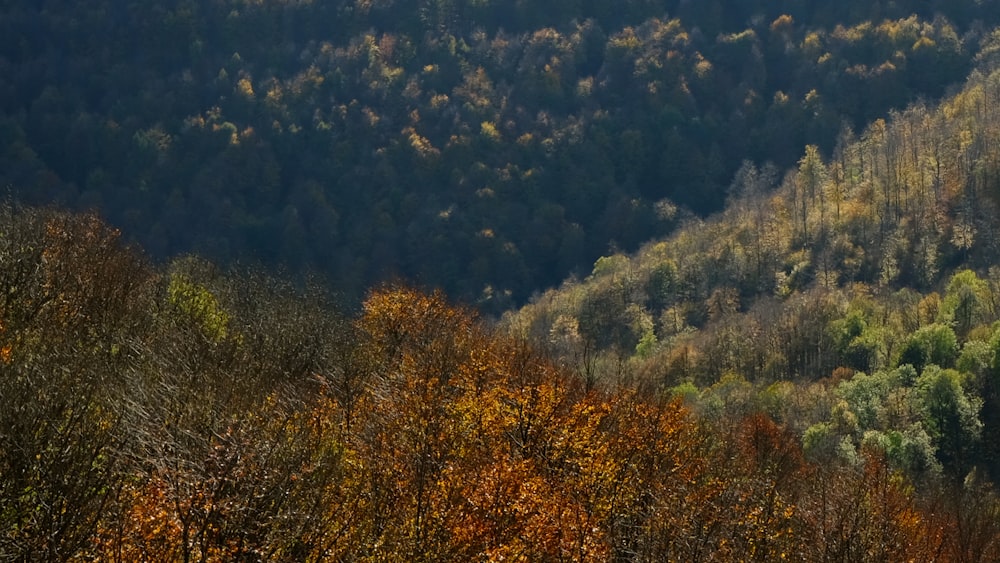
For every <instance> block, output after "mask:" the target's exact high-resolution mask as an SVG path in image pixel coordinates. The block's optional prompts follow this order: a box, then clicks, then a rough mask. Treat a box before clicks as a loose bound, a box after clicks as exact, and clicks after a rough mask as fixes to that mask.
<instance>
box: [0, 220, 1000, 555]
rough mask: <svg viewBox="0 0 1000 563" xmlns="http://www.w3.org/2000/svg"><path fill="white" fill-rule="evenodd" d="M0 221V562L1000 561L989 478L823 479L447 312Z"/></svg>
mask: <svg viewBox="0 0 1000 563" xmlns="http://www.w3.org/2000/svg"><path fill="white" fill-rule="evenodd" d="M0 229H2V234H3V236H2V237H0V451H3V452H4V455H3V456H0V507H2V508H0V558H2V559H5V560H36V559H41V560H46V561H94V560H100V561H192V560H199V561H265V560H266V561H344V560H352V561H370V562H389V561H428V562H449V561H455V562H465V561H511V560H515V561H539V562H550V561H551V562H556V561H636V562H639V561H649V562H653V561H696V560H721V561H734V560H753V561H776V560H782V559H790V560H795V561H825V560H829V559H831V558H832V559H835V560H847V561H873V560H882V561H930V560H936V561H984V562H985V561H995V560H996V558H997V556H998V553H1000V551H998V550H1000V528H998V520H997V519H996V517H995V515H996V514H997V513H998V511H1000V501H998V499H997V498H996V496H995V495H994V494H993V493H992V492H991V488H990V486H989V484H988V483H987V482H986V481H985V480H984V479H983V478H982V477H981V476H976V475H975V474H973V475H971V476H970V477H969V478H966V479H964V480H960V481H957V482H956V481H952V480H947V479H938V478H935V477H934V476H926V475H925V476H921V479H920V481H914V480H912V479H913V478H912V477H910V476H908V475H907V474H904V473H900V472H899V471H897V470H895V469H893V467H892V465H891V464H890V463H891V462H893V461H894V459H895V455H896V454H895V452H894V451H893V450H892V449H891V448H887V447H882V445H881V444H879V443H878V442H872V443H871V444H867V445H866V448H865V449H864V450H863V451H862V452H861V453H860V454H858V458H857V459H855V460H853V461H850V462H839V463H836V462H835V463H831V462H827V461H823V462H819V463H818V462H817V461H816V460H815V457H814V456H815V455H816V454H817V452H816V449H815V448H814V447H813V445H812V444H811V442H810V441H809V440H810V439H807V441H806V452H807V454H808V456H809V457H804V456H803V451H802V447H801V446H800V442H799V437H798V435H797V434H796V433H795V432H793V431H791V430H789V429H786V428H783V427H781V426H778V425H776V424H775V423H774V422H773V421H772V420H771V419H770V418H769V417H768V416H766V415H765V414H761V413H745V414H742V415H739V414H738V413H737V412H736V411H732V410H731V411H730V412H729V414H730V415H731V416H733V417H734V418H732V419H729V420H714V419H712V418H711V417H704V416H701V415H699V414H698V413H697V411H693V410H690V409H689V408H687V407H685V406H684V405H682V404H681V402H679V401H670V400H664V399H663V398H661V397H657V396H655V395H650V394H642V393H636V392H634V391H632V390H629V389H619V390H598V389H590V390H588V389H586V388H585V386H584V385H582V381H581V380H580V379H579V378H578V377H577V376H576V375H575V374H574V373H572V372H570V371H567V370H566V369H564V368H561V367H559V366H558V365H557V364H555V363H553V362H551V361H549V360H548V359H546V358H545V357H544V356H542V355H540V354H539V353H538V352H537V351H536V350H535V349H534V348H533V346H531V345H530V344H528V343H526V342H524V341H522V340H519V339H516V338H511V337H509V336H507V335H504V334H502V333H499V332H497V331H495V330H493V329H491V328H490V327H489V326H487V325H485V324H483V323H482V322H480V321H479V320H477V318H476V316H475V314H474V313H472V312H471V311H469V310H467V309H462V308H457V307H454V306H452V305H449V304H448V303H446V302H445V300H444V299H443V297H442V296H441V295H440V294H437V295H426V294H421V293H419V292H415V291H413V290H410V289H406V288H403V287H398V286H388V287H382V288H380V289H378V290H376V291H373V292H371V293H370V294H369V296H368V298H367V299H366V300H365V303H364V306H363V308H362V310H361V311H360V312H359V313H358V314H357V315H356V316H353V317H345V316H342V315H340V314H338V313H337V312H336V311H335V309H333V308H331V306H330V304H329V302H328V300H327V299H326V298H325V297H324V296H323V293H322V292H321V291H318V290H316V289H310V290H307V291H301V290H295V289H293V288H292V287H290V286H288V285H286V284H284V283H281V282H277V281H274V280H273V279H270V278H267V277H265V276H261V275H260V274H254V273H252V272H233V273H223V272H221V271H220V270H218V269H217V268H215V267H213V266H212V265H211V264H209V263H206V262H204V261H201V260H197V259H193V258H186V259H179V260H176V261H174V262H173V263H171V264H170V265H169V266H167V267H164V268H154V267H152V266H150V265H149V264H148V262H146V260H145V259H144V258H143V256H142V255H141V253H140V252H139V251H138V250H137V249H135V248H132V247H128V246H126V245H124V244H122V242H121V237H120V235H119V233H117V232H116V231H114V230H113V229H110V228H109V227H107V226H106V225H104V224H103V223H102V222H100V221H99V220H97V219H96V218H94V217H93V216H86V215H83V216H81V215H70V214H66V213H59V212H52V211H38V210H33V209H19V210H12V209H11V208H9V207H5V208H2V209H0ZM929 373H930V369H929V368H925V370H924V375H923V376H921V380H920V381H923V379H924V378H927V377H929ZM855 380H858V377H857V376H856V377H855ZM859 385H860V382H859ZM919 398H920V400H919V401H918V402H915V403H914V404H915V405H917V406H920V405H926V406H927V408H929V409H931V412H932V413H937V412H938V411H936V410H934V409H939V410H940V408H941V407H937V406H934V405H937V403H934V402H933V400H932V397H931V396H929V395H919ZM816 401H817V402H816V403H815V405H822V404H823V402H822V400H821V398H819V397H817V398H816ZM804 402H805V401H802V400H799V401H798V402H796V401H795V400H794V399H793V398H792V397H791V396H789V397H787V402H786V405H787V406H789V407H792V406H794V405H795V404H799V405H802V404H804ZM942 412H943V411H942ZM915 484H916V485H919V486H918V487H915V486H914V485H915Z"/></svg>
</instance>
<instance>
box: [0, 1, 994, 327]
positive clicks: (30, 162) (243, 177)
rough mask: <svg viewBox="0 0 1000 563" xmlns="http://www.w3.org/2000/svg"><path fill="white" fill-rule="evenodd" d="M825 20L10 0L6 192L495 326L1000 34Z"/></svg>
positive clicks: (934, 78)
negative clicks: (424, 291) (429, 292)
mask: <svg viewBox="0 0 1000 563" xmlns="http://www.w3.org/2000/svg"><path fill="white" fill-rule="evenodd" d="M838 6H841V7H840V8H838V9H822V10H819V9H813V8H810V7H809V6H804V5H802V3H800V2H788V3H785V4H782V5H776V4H774V3H771V2H766V3H764V2H761V3H747V2H734V1H721V0H719V1H713V2H698V3H685V2H666V3H656V2H644V1H635V2H625V3H621V2H613V3H612V2H578V3H577V2H570V3H566V2H561V3H557V4H552V3H548V2H508V1H504V2H500V1H496V2H478V1H477V2H461V1H459V2H426V1H421V2H393V1H384V2H362V1H357V2H350V1H346V0H340V1H333V0H328V1H318V2H287V1H279V0H267V1H264V2H247V1H242V0H227V1H222V0H219V1H213V2H190V1H174V2H166V3H163V2H160V3H148V2H147V3H139V2H131V3H128V2H111V1H100V2H90V3H87V4H85V5H84V4H81V3H78V2H46V3H45V4H40V3H37V2H29V1H25V0H20V1H17V2H8V3H6V4H5V8H4V9H3V11H2V12H0V71H2V73H3V75H4V76H5V77H7V80H5V81H4V82H3V84H2V85H0V164H2V165H0V185H3V186H4V187H5V188H8V189H9V190H10V191H12V192H13V194H15V195H16V196H18V197H19V198H21V199H22V200H23V201H26V202H32V203H52V202H56V203H62V204H65V205H70V206H72V207H74V208H83V209H98V210H100V211H101V212H102V213H103V214H104V215H105V216H107V217H109V218H110V219H111V220H112V221H113V222H114V223H115V224H118V225H120V226H121V227H122V228H123V229H124V230H125V232H126V233H127V234H128V235H129V236H131V237H134V239H136V240H138V241H140V242H141V243H143V245H144V247H145V248H147V249H148V250H149V251H150V252H152V253H153V254H155V255H156V256H160V257H165V256H169V255H173V254H176V253H183V252H190V251H196V252H199V253H201V254H204V255H207V256H210V257H213V258H215V259H219V260H223V261H231V260H243V261H247V260H250V261H253V260H261V261H264V262H266V263H270V264H284V265H286V266H287V267H288V268H289V269H291V270H292V271H303V270H312V271H318V272H320V273H323V274H325V275H327V276H328V277H329V278H330V279H331V281H332V282H333V284H334V285H335V286H336V287H338V288H339V289H341V290H343V291H344V292H345V293H347V294H348V295H350V296H353V297H360V295H361V294H363V292H364V288H366V287H367V286H369V285H370V284H371V283H372V282H373V281H376V280H382V279H385V278H387V277H390V276H395V275H398V276H402V277H405V278H408V279H411V280H413V281H414V282H417V283H421V284H425V285H428V286H440V287H443V288H445V289H446V290H447V291H448V292H449V293H450V294H452V295H455V296H460V297H462V298H463V299H465V300H467V301H470V302H472V301H482V305H483V307H485V308H488V309H490V310H492V311H494V312H496V311H501V310H503V309H504V308H505V307H506V306H508V304H510V303H511V302H515V303H520V302H523V300H524V299H525V298H526V297H527V296H528V295H530V294H531V292H533V291H535V290H537V289H539V288H543V287H548V286H551V285H553V284H555V283H558V281H559V280H560V279H563V278H564V277H565V276H566V275H567V274H568V273H570V272H573V271H577V272H579V271H580V269H581V267H582V265H584V264H589V263H591V262H593V260H595V259H596V258H597V257H598V256H600V255H601V254H604V253H606V252H607V250H608V248H609V247H611V246H615V247H619V248H625V249H635V248H637V247H638V245H639V244H641V243H642V242H644V241H646V240H648V239H650V238H652V237H654V236H662V235H664V234H666V233H669V232H670V231H671V229H673V228H674V227H675V226H676V220H677V215H676V213H675V212H674V211H673V210H674V209H675V208H676V207H677V206H679V207H680V208H682V209H687V210H691V211H693V212H695V213H696V214H705V213H708V212H712V211H717V210H719V209H720V208H721V205H722V202H723V200H724V193H725V188H726V186H727V185H728V184H729V182H730V179H731V178H732V175H733V173H734V172H735V171H736V169H737V168H738V166H739V163H740V162H741V161H742V160H743V159H747V158H749V159H752V160H754V161H756V162H764V161H773V162H776V163H778V164H779V165H781V166H788V165H791V164H792V163H794V161H795V159H796V158H797V154H798V153H799V152H800V151H801V147H802V146H804V145H805V144H807V143H812V144H816V145H818V146H821V147H822V148H824V149H825V150H832V149H833V139H834V138H835V136H836V133H837V131H839V130H840V128H841V127H842V124H843V123H844V122H846V123H849V124H851V125H853V126H860V125H861V124H864V123H867V122H868V121H871V120H872V119H875V118H878V117H883V116H885V114H886V112H887V111H888V110H889V109H890V108H893V107H896V108H901V107H903V105H905V104H906V103H907V102H909V101H911V100H914V99H917V98H919V97H928V98H935V97H937V96H939V95H940V94H941V93H943V92H944V91H945V89H946V88H947V87H948V85H949V84H952V83H954V82H956V81H959V80H961V79H962V78H963V77H964V76H965V74H966V72H967V71H968V69H969V68H970V65H971V64H972V59H973V56H974V54H975V53H976V51H977V50H978V49H979V42H980V40H981V39H982V36H981V32H980V31H978V30H981V29H987V28H989V26H991V25H994V24H996V23H997V22H1000V20H998V19H997V18H996V14H994V13H993V12H995V11H996V10H995V8H994V7H992V4H990V3H985V4H983V3H976V2H950V3H943V2H896V3H894V4H893V6H891V7H889V8H885V9H882V8H878V7H872V6H871V5H870V3H868V2H861V1H857V2H846V3H842V4H838ZM936 13H939V14H942V15H943V16H941V17H935V14H936ZM911 14H916V15H911ZM948 17H951V18H953V19H952V20H948V19H946V18H948ZM977 19H978V20H980V21H981V23H980V24H976V25H973V24H972V20H977ZM952 21H954V22H956V23H952ZM982 22H985V23H982Z"/></svg>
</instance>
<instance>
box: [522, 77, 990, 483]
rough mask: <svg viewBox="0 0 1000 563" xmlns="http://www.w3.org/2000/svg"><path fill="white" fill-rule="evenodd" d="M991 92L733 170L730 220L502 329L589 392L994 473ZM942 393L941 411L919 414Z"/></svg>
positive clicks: (599, 268)
mask: <svg viewBox="0 0 1000 563" xmlns="http://www.w3.org/2000/svg"><path fill="white" fill-rule="evenodd" d="M997 99H1000V73H996V72H994V73H991V74H978V73H976V74H973V76H972V77H971V78H970V79H969V81H968V83H967V84H966V85H965V87H964V88H963V89H962V91H961V92H959V93H957V94H956V95H955V96H953V97H950V98H948V99H947V100H945V101H944V102H943V103H942V104H941V105H940V106H938V107H935V108H930V107H927V106H924V105H916V106H912V107H910V108H908V109H906V110H905V111H903V112H898V113H894V114H893V115H892V117H891V118H890V119H889V120H887V121H882V120H878V121H876V122H875V123H873V124H872V125H871V126H869V127H868V128H867V129H866V130H864V131H863V133H862V134H861V135H860V136H858V137H857V138H850V137H845V138H841V139H840V142H839V143H838V145H837V150H836V151H835V152H834V153H833V155H832V157H831V158H830V159H829V160H826V159H824V158H822V156H821V155H820V154H819V152H818V151H817V150H816V148H815V147H807V149H806V151H805V154H804V156H802V158H801V159H800V161H799V163H798V166H797V167H796V168H794V169H791V170H789V171H788V172H787V173H784V174H782V173H781V172H779V171H778V170H776V169H774V168H771V167H764V168H757V167H756V166H754V165H752V164H750V163H746V164H744V166H743V168H741V170H740V173H739V174H738V175H737V177H736V180H735V181H734V184H733V187H732V190H731V198H730V203H729V205H728V207H727V209H726V211H725V212H723V213H721V214H719V215H717V216H714V217H712V218H711V219H709V220H706V221H698V220H693V221H691V222H690V223H688V224H687V225H686V226H684V227H682V228H681V229H680V230H679V231H678V233H677V234H675V235H674V236H672V237H670V238H668V239H665V240H663V241H660V242H653V243H650V244H648V245H646V246H644V247H643V249H642V250H641V251H639V252H638V253H637V254H635V255H632V256H625V255H621V254H618V255H613V256H607V257H603V258H601V259H599V260H598V261H597V262H596V263H595V265H594V269H593V273H592V274H591V275H590V276H588V277H587V278H586V279H584V280H582V281H572V280H571V281H567V282H566V283H565V284H563V286H562V287H561V288H560V289H558V290H552V291H549V292H546V293H545V294H543V295H541V296H540V297H538V298H536V299H534V300H533V302H532V303H531V304H529V305H528V306H526V307H524V308H523V309H522V310H520V311H518V312H514V313H512V314H510V315H508V317H507V318H506V319H505V323H506V325H507V326H508V327H509V329H510V330H512V331H513V332H515V333H516V334H520V335H522V336H523V337H525V338H528V339H530V340H532V341H534V342H547V343H548V347H549V350H550V352H551V353H553V354H555V355H556V356H558V357H561V358H562V361H563V363H564V364H565V365H568V366H571V367H573V368H574V369H576V370H577V371H578V373H580V374H581V375H582V376H583V377H584V379H585V380H586V381H588V382H589V383H590V384H591V385H604V386H608V385H610V386H612V387H615V386H619V385H625V386H638V387H641V388H647V389H650V390H652V391H653V392H667V393H675V394H679V395H682V396H685V397H687V399H688V400H689V401H690V402H691V403H692V404H693V405H696V406H697V408H701V409H707V411H708V412H716V413H718V412H719V411H720V409H721V411H726V410H727V409H736V410H737V412H740V411H745V410H748V409H749V410H754V409H759V408H763V409H765V410H766V411H767V412H769V413H770V414H771V415H772V416H774V417H775V418H776V419H777V420H781V421H783V422H784V423H785V424H787V425H789V426H790V427H793V428H795V429H796V432H797V433H799V435H801V436H803V439H804V440H805V441H806V442H807V443H808V442H809V440H810V438H809V436H812V437H813V439H816V440H819V438H818V437H817V436H819V434H816V433H821V434H822V436H823V439H822V440H819V442H816V443H815V444H814V445H816V447H818V448H820V450H823V451H824V452H825V453H824V454H823V455H824V456H834V457H837V456H841V457H843V456H846V457H848V458H850V457H852V456H854V455H856V453H855V452H856V451H860V448H862V446H863V445H865V444H868V443H870V442H872V441H875V442H880V443H881V442H882V441H885V440H890V441H892V440H895V443H896V446H894V447H896V448H899V449H898V453H899V455H900V456H901V457H899V458H898V459H897V460H896V461H897V463H898V464H899V465H900V466H902V467H910V469H912V470H914V471H915V472H917V473H922V472H926V471H939V470H940V466H938V462H940V463H942V464H944V469H945V471H946V472H948V471H950V472H953V473H955V474H958V475H964V474H965V473H966V472H967V471H969V470H970V469H971V468H972V467H975V466H980V467H988V468H989V469H990V471H991V473H992V474H993V477H994V478H996V477H998V476H1000V465H998V456H997V451H996V445H995V444H996V443H997V436H998V433H1000V425H998V422H997V420H998V419H997V416H998V413H1000V404H998V402H997V401H998V399H997V397H1000V394H998V388H997V386H996V385H997V384H996V382H997V379H996V375H995V374H997V373H998V371H997V370H1000V364H998V360H997V358H998V357H1000V356H997V350H998V348H997V347H998V345H1000V332H998V329H997V327H998V326H1000V325H996V324H995V323H996V322H997V321H998V320H1000V306H998V303H1000V266H998V264H997V256H998V255H1000V253H998V251H1000V248H998V243H1000V240H998V237H997V235H998V233H1000V231H998V227H1000V223H998V217H1000V214H998V213H997V203H998V196H1000V183H998V180H1000V176H998V171H1000V168H998V163H1000V149H998V147H1000V144H998V143H997V135H998V131H1000V113H998V112H997V111H995V107H996V104H995V102H994V100H997ZM938 392H941V393H945V398H941V399H940V400H941V401H943V403H942V405H940V408H941V409H943V410H942V411H935V412H936V414H935V412H931V411H927V410H925V409H924V408H923V407H919V406H918V405H919V402H920V401H921V400H922V399H920V398H919V397H921V396H925V395H924V394H926V393H938ZM795 397H812V398H811V399H808V400H807V402H808V404H809V407H808V408H806V409H805V410H802V409H801V408H793V407H790V404H789V403H790V402H795V401H798V399H795ZM819 397H825V398H824V399H822V401H820V403H819V404H824V401H825V402H826V403H825V404H826V406H817V404H816V403H815V401H819V400H820V399H819ZM935 408H938V407H935ZM945 413H947V414H945ZM939 416H945V417H946V418H947V422H943V421H942V420H938V421H936V422H935V421H933V420H932V419H934V418H935V417H939ZM844 417H846V419H845V418H844ZM927 417H930V418H927ZM944 424H947V425H949V426H947V428H945V427H943V426H942V425H944ZM811 433H812V434H811ZM831 444H832V445H831ZM824 448H825V450H824ZM921 448H923V450H922V453H918V451H920V450H921ZM807 449H808V448H807ZM914 456H916V457H914Z"/></svg>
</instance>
